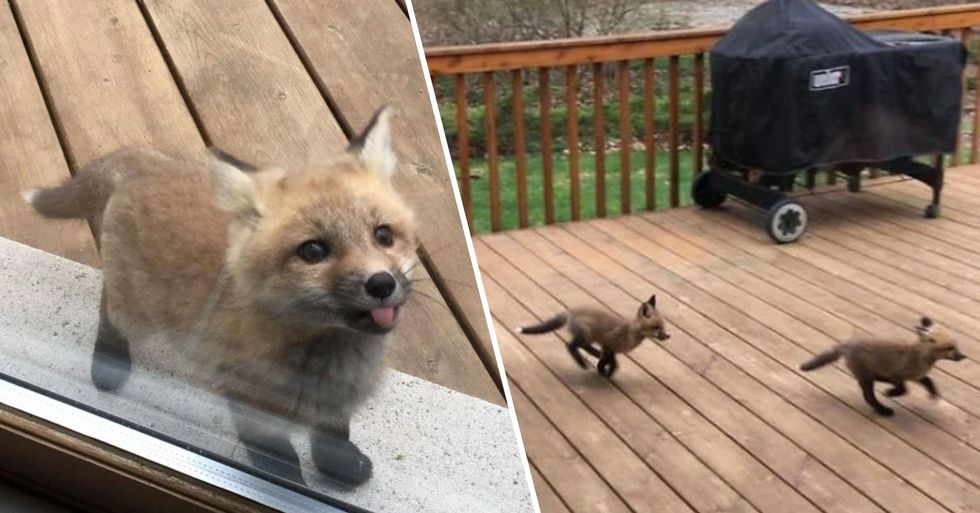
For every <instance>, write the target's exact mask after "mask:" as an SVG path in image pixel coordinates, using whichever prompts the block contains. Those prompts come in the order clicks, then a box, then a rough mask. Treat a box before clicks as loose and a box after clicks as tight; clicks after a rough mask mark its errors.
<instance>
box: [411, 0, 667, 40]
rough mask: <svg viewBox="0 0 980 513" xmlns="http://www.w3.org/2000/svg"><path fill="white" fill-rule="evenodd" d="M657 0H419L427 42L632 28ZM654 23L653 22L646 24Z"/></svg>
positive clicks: (555, 35)
mask: <svg viewBox="0 0 980 513" xmlns="http://www.w3.org/2000/svg"><path fill="white" fill-rule="evenodd" d="M652 3H654V2H653V1H652V0H540V1H526V0H416V2H415V14H416V16H417V18H418V23H419V28H420V30H421V32H422V38H423V40H424V42H425V44H426V45H427V46H434V45H450V44H473V43H487V42H498V41H526V40H536V39H558V38H572V37H582V36H590V35H604V34H612V33H616V32H622V31H624V30H629V29H630V28H631V27H629V23H630V21H631V19H632V15H634V14H636V13H637V12H638V11H640V10H641V9H642V8H644V7H645V6H647V5H649V4H652ZM647 28H650V27H647Z"/></svg>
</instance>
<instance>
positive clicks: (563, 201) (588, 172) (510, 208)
mask: <svg viewBox="0 0 980 513" xmlns="http://www.w3.org/2000/svg"><path fill="white" fill-rule="evenodd" d="M619 157H620V156H619V151H618V150H615V151H608V152H606V214H607V215H609V216H614V215H618V214H619V213H620V194H619V181H620V174H619ZM679 157H680V173H679V176H680V185H679V187H680V188H679V197H680V202H681V205H688V204H690V196H691V195H690V188H691V177H692V176H693V172H692V152H691V151H690V150H681V151H680V154H679ZM669 159H670V157H669V154H668V153H667V151H660V150H659V149H658V151H657V158H656V160H657V165H656V173H655V178H656V180H655V182H656V205H657V208H658V209H665V208H668V207H669V206H670V199H669V198H670V197H669V191H670V187H669V183H668V180H669V165H670V164H669ZM630 167H631V168H632V170H631V173H630V175H631V176H630V201H631V202H630V206H631V210H632V211H633V212H640V211H643V210H644V209H645V207H646V196H645V194H646V193H645V185H644V182H645V180H646V156H645V153H644V152H643V151H632V152H630ZM552 168H553V176H554V178H553V183H554V198H555V199H554V202H555V221H556V222H562V221H569V220H571V218H572V216H571V205H572V200H571V185H570V182H569V176H568V156H567V155H565V154H561V153H556V154H555V155H554V157H553V164H552ZM470 176H471V178H470V184H471V188H472V199H473V206H472V211H473V231H474V233H487V232H489V231H490V184H489V180H488V175H487V167H486V161H485V160H483V159H472V160H470ZM543 181H544V174H543V171H542V167H541V156H540V154H539V155H528V159H527V195H528V218H529V222H530V224H531V225H532V226H538V225H542V224H544V185H543ZM579 183H580V189H579V190H580V200H579V201H580V205H581V209H582V211H581V217H580V219H591V218H594V217H596V204H595V203H596V200H595V196H596V194H595V193H596V181H595V155H592V154H589V153H582V154H580V157H579ZM500 207H501V220H502V223H503V229H504V230H512V229H515V228H518V213H517V167H516V163H515V160H514V158H513V157H510V156H506V157H501V158H500Z"/></svg>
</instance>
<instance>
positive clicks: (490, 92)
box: [483, 72, 503, 232]
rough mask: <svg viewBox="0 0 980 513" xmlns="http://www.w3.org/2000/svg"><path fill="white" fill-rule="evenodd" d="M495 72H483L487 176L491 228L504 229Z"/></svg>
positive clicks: (495, 229) (497, 230) (496, 230)
mask: <svg viewBox="0 0 980 513" xmlns="http://www.w3.org/2000/svg"><path fill="white" fill-rule="evenodd" d="M494 87H495V86H494V82H493V73H492V72H487V73H484V74H483V107H484V108H485V109H486V110H485V111H484V117H485V118H486V131H485V132H484V137H485V138H486V145H487V177H488V179H489V180H490V229H491V230H493V231H495V232H499V231H500V230H502V229H503V223H502V221H501V218H500V215H501V212H500V161H499V158H498V156H497V95H496V93H495V92H494Z"/></svg>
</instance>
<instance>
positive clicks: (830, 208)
mask: <svg viewBox="0 0 980 513" xmlns="http://www.w3.org/2000/svg"><path fill="white" fill-rule="evenodd" d="M947 180H948V181H947V186H946V190H945V191H944V198H943V200H944V203H943V209H944V210H943V217H942V218H941V219H936V220H927V219H923V218H922V217H921V209H922V207H923V206H924V205H925V204H927V203H928V201H929V196H930V194H931V192H930V190H929V189H928V188H927V187H924V186H922V184H919V183H916V182H912V181H899V182H891V183H888V184H880V185H874V186H870V187H867V188H866V192H865V193H863V194H848V193H846V192H843V191H837V192H828V193H822V194H816V195H810V196H802V197H801V202H802V203H803V204H804V205H805V206H806V207H807V208H808V210H809V212H810V216H811V220H810V222H811V226H810V230H809V232H808V233H807V235H806V236H805V237H804V238H803V239H802V240H801V241H800V242H799V243H796V244H789V245H774V244H772V243H771V241H770V240H769V239H768V237H767V236H766V234H765V232H764V230H763V229H762V228H761V226H762V222H763V219H764V214H763V213H761V212H760V211H758V210H756V209H754V208H751V207H747V206H745V205H743V204H741V203H739V202H729V203H726V204H725V207H724V208H723V209H721V210H713V211H704V210H700V209H673V210H669V211H666V212H659V213H649V214H644V215H638V216H625V217H620V218H617V219H614V220H594V221H589V222H579V223H570V224H565V225H559V226H552V227H545V228H538V229H531V230H519V231H512V232H507V233H502V234H493V235H487V236H481V237H479V238H477V241H476V248H477V256H478V258H479V261H480V265H481V268H482V272H483V275H484V277H485V280H486V281H487V294H488V299H489V302H490V309H491V313H492V315H493V317H494V320H495V323H496V326H497V330H498V338H499V340H500V343H501V351H502V354H503V356H504V364H505V365H506V368H507V372H508V378H509V380H510V383H511V386H512V388H516V389H519V390H520V393H521V394H522V395H521V396H520V397H521V399H520V400H517V401H516V402H517V405H518V418H519V419H521V420H522V424H521V429H522V434H523V436H524V440H525V446H526V449H527V453H528V456H529V458H530V460H531V463H532V465H533V466H534V468H535V470H536V472H537V473H538V475H540V481H544V482H546V483H547V485H548V488H547V489H546V491H545V494H554V495H556V496H557V498H558V501H557V502H555V500H554V498H552V497H551V496H550V495H548V501H549V502H548V503H549V504H556V506H554V509H553V510H554V511H563V510H564V509H563V508H567V510H568V511H583V512H584V511H593V510H597V509H598V506H596V505H595V504H593V503H592V502H590V501H591V500H592V498H591V497H589V496H585V497H583V496H582V495H581V494H580V493H579V492H580V489H579V488H578V487H576V486H575V485H572V484H569V483H567V482H566V479H568V478H569V475H568V472H569V468H567V466H565V465H563V464H562V463H561V462H555V461H554V460H552V459H550V458H548V457H546V456H547V455H550V454H551V451H550V450H547V449H545V448H544V447H538V446H536V444H544V443H545V442H544V441H542V439H543V438H545V437H546V438H548V439H549V440H550V439H551V438H552V437H554V436H555V434H554V431H556V430H557V432H558V433H559V434H560V435H561V436H562V439H563V440H564V441H565V442H567V443H568V444H570V445H571V446H572V448H573V449H574V450H575V453H574V454H575V455H576V457H578V458H584V459H585V460H586V461H587V462H588V463H590V464H591V466H592V468H593V469H594V471H595V472H597V473H599V475H600V476H601V477H602V478H603V483H605V484H607V485H608V486H611V487H613V490H616V491H617V497H618V498H619V499H620V500H621V501H623V502H625V503H626V506H627V507H629V508H634V509H637V508H638V509H642V508H643V507H644V505H645V504H646V503H647V502H648V501H651V500H656V499H655V498H654V496H656V497H658V498H659V497H661V495H658V494H657V493H654V492H652V491H651V492H649V493H650V495H649V496H631V495H628V494H627V493H626V491H625V490H623V491H620V490H618V489H617V488H616V487H617V486H621V483H620V481H619V479H618V478H617V476H616V475H615V474H614V473H612V472H613V469H608V470H607V469H606V467H605V466H604V465H605V464H606V463H605V462H606V458H607V457H608V456H607V454H606V453H603V452H596V450H597V448H598V449H601V448H606V447H616V446H618V445H620V444H625V445H626V446H627V447H628V448H629V449H630V451H631V453H632V454H633V455H635V456H636V457H638V458H640V460H641V462H642V463H643V465H641V466H638V467H636V468H635V469H634V470H633V471H632V472H631V480H632V481H634V482H635V481H640V482H642V481H644V480H647V479H649V480H651V482H654V483H656V482H658V480H662V481H664V482H666V483H667V484H668V485H669V486H670V488H671V490H672V492H673V493H674V494H675V495H676V496H677V497H679V498H680V499H681V500H682V501H683V502H684V503H685V504H686V506H687V507H689V508H691V509H694V510H697V511H705V512H707V511H723V510H724V511H727V510H738V509H742V510H751V511H762V512H767V511H772V512H781V511H798V510H800V511H825V512H831V511H875V512H881V511H889V512H897V511H905V512H909V513H912V512H916V511H945V512H954V511H959V512H966V511H971V508H972V507H973V506H972V505H973V504H976V503H977V502H976V501H978V500H980V443H978V442H977V440H978V439H980V438H978V435H980V429H978V427H977V426H978V421H980V385H978V383H980V375H978V373H980V365H978V364H977V363H976V361H975V360H965V361H963V362H957V363H950V362H941V363H940V364H939V365H938V368H937V369H935V370H934V373H933V377H934V379H935V380H936V382H937V384H938V386H939V388H940V390H941V393H942V398H941V399H939V400H938V401H931V400H929V399H928V397H927V395H926V393H925V392H924V391H923V390H921V389H916V388H912V389H911V392H910V394H909V396H907V397H904V398H900V399H898V400H895V401H893V400H890V399H889V400H888V401H889V402H891V403H892V405H893V406H895V407H896V409H897V413H896V416H895V417H893V418H882V417H877V416H875V415H873V414H872V413H871V412H870V409H869V408H868V406H867V405H866V404H865V403H864V401H863V399H862V397H861V393H860V391H859V389H858V387H857V385H856V384H855V382H854V380H853V378H852V377H851V376H850V375H849V374H848V372H847V370H846V368H844V366H843V365H841V364H837V365H834V366H831V367H828V368H825V369H821V370H820V371H815V372H811V373H802V372H800V371H799V370H798V366H799V364H800V363H801V362H802V361H804V360H806V359H808V358H810V357H812V355H814V354H815V353H817V352H820V351H822V350H824V349H826V348H827V347H829V346H831V345H832V344H834V343H835V342H836V341H840V340H843V339H845V338H847V337H849V336H851V335H853V334H861V333H863V334H878V335H884V336H895V337H902V338H905V339H908V340H910V341H912V340H914V337H915V335H914V333H913V331H912V327H913V326H914V325H915V324H916V322H917V321H918V318H919V316H921V315H929V316H931V317H932V318H934V319H935V320H936V321H937V322H938V323H940V324H941V325H943V326H945V327H946V328H947V329H948V330H949V331H950V332H951V333H952V334H953V335H954V337H956V339H957V340H958V341H959V344H960V348H961V349H962V350H963V351H964V352H965V353H967V354H968V355H969V354H973V353H976V352H978V351H980V337H978V336H977V333H978V332H980V293H978V292H977V290H980V287H978V286H980V264H978V262H980V243H978V242H977V241H978V240H980V238H978V236H980V215H978V214H977V213H976V212H977V211H978V208H980V200H977V199H976V198H977V194H978V193H980V166H976V167H964V168H956V169H952V170H950V171H949V173H948V175H947ZM651 293H656V294H657V299H658V305H659V307H660V309H661V310H662V311H663V313H664V315H665V316H666V318H667V321H668V331H669V333H670V334H671V335H672V336H671V338H670V340H668V341H666V342H662V343H645V344H643V345H641V346H640V347H639V348H638V349H637V350H636V351H634V352H632V353H630V354H629V355H628V356H627V357H621V358H620V369H619V371H618V373H617V374H616V375H615V376H614V378H613V380H612V382H610V381H607V380H605V379H603V378H601V377H600V376H599V375H598V374H597V373H596V372H595V371H594V370H588V371H585V370H582V369H579V368H578V367H577V366H576V365H575V364H574V363H573V362H572V361H571V359H570V358H569V357H568V354H567V352H566V350H565V348H564V346H563V344H562V342H564V341H565V337H564V334H560V335H559V336H555V335H546V336H527V335H521V334H517V333H515V332H514V331H513V329H512V328H513V327H514V326H520V325H523V324H526V323H528V322H532V321H536V320H540V319H544V318H546V317H548V316H550V315H553V314H554V313H555V312H557V311H560V310H561V309H562V308H565V307H568V306H572V305H592V306H596V307H599V308H608V309H610V310H612V311H615V312H621V313H624V314H628V313H631V312H633V311H635V308H636V305H638V304H639V302H640V301H642V300H645V299H646V298H648V297H649V295H650V294H651ZM542 375H544V376H545V377H541V376H542ZM556 389H559V390H558V391H556ZM883 389H884V388H882V390H883ZM521 403H531V404H534V405H537V409H536V410H534V412H533V414H527V415H528V417H529V418H531V417H533V419H532V421H530V423H526V422H523V418H522V415H525V413H524V412H523V411H522V408H521ZM542 417H543V418H542ZM594 418H599V419H601V420H602V423H601V424H596V425H595V426H594V427H592V428H590V429H589V437H587V438H584V437H581V436H580V435H579V430H581V429H582V428H583V426H591V425H592V424H593V422H594V420H593V419H594ZM542 426H543V427H542ZM538 429H544V430H545V431H546V432H548V433H550V434H548V435H547V436H545V435H543V434H541V433H537V432H536V431H537V430H538ZM612 440H615V442H612ZM653 440H655V441H656V443H655V444H654V443H653ZM547 443H551V442H550V441H549V442H547ZM675 444H676V445H675ZM617 450H618V449H617ZM651 454H655V455H656V457H655V458H647V456H649V455H651ZM615 470H619V469H615ZM607 472H608V473H607ZM679 476H684V477H683V479H681V478H680V477H679ZM535 477H537V476H535ZM715 479H719V480H720V482H721V484H717V485H714V486H709V485H706V484H705V483H710V482H713V480H715ZM691 481H694V482H697V483H699V484H702V485H704V486H705V487H704V488H703V489H701V488H698V487H691V486H687V487H686V486H683V485H684V484H685V483H690V482H691ZM536 482H537V481H536ZM579 482H581V481H579ZM596 493H597V494H598V493H600V492H599V491H597V492H596ZM607 510H612V507H608V508H607ZM545 511H548V510H545Z"/></svg>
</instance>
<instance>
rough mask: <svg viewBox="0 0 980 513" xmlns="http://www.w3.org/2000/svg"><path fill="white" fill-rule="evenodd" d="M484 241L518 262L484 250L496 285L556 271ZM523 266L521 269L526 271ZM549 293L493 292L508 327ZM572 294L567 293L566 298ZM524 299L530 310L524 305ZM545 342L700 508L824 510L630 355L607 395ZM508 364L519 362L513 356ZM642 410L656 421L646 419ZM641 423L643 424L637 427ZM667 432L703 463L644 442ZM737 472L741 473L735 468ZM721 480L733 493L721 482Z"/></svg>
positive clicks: (585, 396) (545, 356)
mask: <svg viewBox="0 0 980 513" xmlns="http://www.w3.org/2000/svg"><path fill="white" fill-rule="evenodd" d="M516 235H519V238H520V239H528V238H532V239H533V238H534V235H533V234H530V233H519V234H516ZM484 241H486V242H487V244H488V245H489V246H491V247H493V248H495V249H498V250H499V251H498V253H499V254H501V255H508V256H509V258H510V259H512V260H511V262H509V263H507V262H504V261H503V260H502V259H501V258H500V257H498V256H496V255H491V254H489V252H487V251H480V261H481V262H486V264H487V267H486V269H487V273H488V274H489V275H491V276H494V277H495V280H497V281H496V282H503V283H508V284H513V283H517V282H521V283H522V284H524V283H525V282H526V281H527V280H526V278H525V277H524V275H527V276H529V277H531V278H532V280H535V281H537V280H539V279H540V276H543V275H550V274H554V272H553V271H551V270H549V269H547V264H545V263H544V262H542V261H541V260H540V259H538V258H536V257H534V256H531V255H528V254H527V251H526V250H525V249H524V248H522V247H521V245H520V244H517V243H515V242H514V241H508V240H505V239H503V238H493V239H484ZM515 260H516V261H515ZM517 265H520V266H521V267H520V270H518V268H517V267H516V266H517ZM545 288H547V285H544V284H542V285H540V286H536V285H533V284H531V285H525V286H521V287H519V290H513V291H512V292H511V297H509V298H508V297H504V296H505V295H501V296H500V297H498V295H497V294H494V301H493V306H492V307H491V308H493V311H494V312H495V315H496V316H498V317H499V318H500V319H502V322H504V323H507V324H509V325H513V324H515V323H520V322H522V321H523V322H527V319H528V318H533V317H531V316H536V317H538V318H547V317H549V316H550V315H552V314H553V312H554V311H555V309H556V307H560V306H561V304H556V300H555V299H554V298H552V297H548V294H547V292H546V291H545ZM561 290H562V292H563V294H562V297H561V300H562V301H566V300H567V301H569V303H567V304H575V305H584V306H593V307H596V308H600V309H605V308H606V306H605V305H602V304H600V303H599V302H597V301H596V300H595V299H594V298H591V297H589V295H588V293H586V292H585V291H583V290H578V289H573V288H572V287H568V286H564V285H563V286H561ZM566 293H567V294H568V296H566V295H565V294H566ZM518 297H519V299H520V304H521V305H523V307H522V306H519V305H517V303H516V298H518ZM567 304H566V305H567ZM637 304H638V301H636V300H633V299H628V300H626V301H623V302H621V303H620V304H619V305H618V306H619V308H618V309H616V310H619V311H622V310H633V309H634V308H635V307H636V305H637ZM524 307H526V308H528V309H531V310H533V313H532V312H528V311H526V310H525V308H524ZM548 338H553V337H548ZM541 339H542V337H536V338H534V339H533V342H530V341H529V343H528V344H527V347H528V349H529V350H530V351H531V352H533V353H535V354H536V355H537V356H538V359H539V360H540V361H542V362H545V364H546V365H548V366H549V367H551V368H552V369H553V370H552V372H553V373H555V374H556V375H558V376H559V377H560V378H561V379H562V380H563V381H565V383H566V386H568V387H569V388H570V389H571V390H573V391H574V392H575V393H576V394H577V395H578V396H579V397H580V398H581V399H582V400H583V401H586V403H587V404H588V405H589V406H590V409H591V410H592V411H594V412H595V413H596V414H598V415H599V416H600V417H602V419H603V420H604V421H605V422H606V423H607V424H608V425H610V426H611V427H612V428H613V429H614V430H615V431H617V432H618V433H622V437H623V439H624V440H626V441H627V442H628V443H629V444H630V445H631V446H632V447H633V448H634V450H635V451H637V452H638V453H640V454H648V455H650V456H648V457H647V460H648V461H649V462H650V464H651V465H652V466H654V468H655V469H656V470H657V472H658V474H659V475H661V476H662V477H663V478H664V479H665V480H666V481H667V482H668V483H669V484H670V485H671V486H672V487H673V488H674V489H675V490H677V491H678V493H680V494H681V495H682V496H683V497H684V498H685V499H686V500H687V501H688V502H689V503H691V505H692V506H693V507H694V508H695V509H697V510H699V511H715V510H719V509H721V510H726V511H735V510H739V509H742V510H744V509H746V508H748V509H752V510H755V509H756V508H757V509H758V510H761V511H773V512H780V511H785V508H787V507H792V508H794V510H795V509H800V510H802V511H817V510H816V508H814V507H813V506H812V505H811V504H809V503H808V502H807V501H806V500H805V499H804V498H803V497H802V496H801V495H800V494H799V493H798V492H796V491H794V490H793V489H792V488H791V487H790V486H788V485H786V484H785V483H783V482H781V481H780V480H779V478H778V477H777V476H775V475H773V474H772V473H771V471H770V470H768V469H767V468H765V467H764V466H762V464H761V463H759V462H758V461H757V460H755V459H754V458H753V457H752V455H750V454H749V453H748V452H746V451H745V450H744V449H741V448H739V447H738V446H737V445H736V444H734V443H733V442H732V441H731V440H730V439H728V438H727V437H726V436H725V435H724V434H723V433H722V432H721V431H720V430H718V429H717V428H716V427H714V426H713V425H712V424H710V423H709V422H708V421H707V420H706V419H704V418H703V417H701V414H700V413H699V412H696V411H694V410H693V409H692V408H691V407H690V406H688V404H686V403H685V402H684V401H682V400H681V399H680V398H679V397H677V396H675V395H674V392H672V391H671V390H669V389H668V388H666V387H665V386H664V385H663V384H661V383H659V382H658V381H657V380H654V379H652V378H651V376H650V374H648V373H647V371H646V370H644V369H642V368H640V367H639V366H638V365H637V364H636V363H634V362H633V359H632V358H630V357H623V358H620V360H619V363H620V370H619V371H618V372H617V376H618V377H617V379H616V382H617V385H616V388H619V389H620V390H621V394H620V393H619V392H617V391H616V390H615V389H614V388H613V387H612V385H609V384H606V386H607V387H609V390H604V387H603V386H602V385H603V383H606V382H598V381H597V378H596V377H595V376H594V375H593V374H591V372H590V373H589V374H584V375H583V373H582V371H581V370H580V369H577V368H576V367H575V366H574V365H571V363H570V362H568V357H567V351H566V350H565V348H564V345H563V344H562V343H561V341H557V340H541ZM681 343H683V342H681ZM507 361H508V362H511V361H513V360H512V359H511V358H508V359H507ZM549 362H551V363H549ZM678 363H679V362H678ZM680 365H681V366H683V364H680ZM511 368H514V365H511V364H510V363H508V369H511ZM508 372H510V371H508ZM528 392H531V393H532V394H533V393H534V391H532V390H531V389H528ZM641 410H642V411H641ZM643 413H646V414H647V415H649V416H651V417H653V418H652V419H649V418H647V419H644V416H643V415H642V414H643ZM658 424H661V425H662V426H663V428H661V427H660V426H658ZM637 426H644V427H643V429H642V430H638V429H637ZM664 428H665V429H667V430H668V431H669V432H670V433H672V434H674V436H675V437H676V438H677V440H679V441H681V442H682V443H683V445H684V446H686V447H687V448H688V449H689V450H690V451H691V452H692V453H694V454H695V455H696V456H697V457H698V458H699V460H700V461H702V462H703V464H699V463H698V462H695V461H692V460H690V459H689V458H687V457H686V456H685V455H684V454H682V453H678V450H679V449H680V448H679V447H677V446H675V445H673V444H671V443H670V440H669V438H668V437H667V436H665V435H659V436H657V438H658V439H663V438H667V440H659V441H657V443H656V444H653V445H651V444H652V441H650V440H647V439H646V438H645V437H649V436H654V435H658V432H659V431H660V430H661V429H664ZM651 458H652V459H651ZM736 468H737V469H738V471H734V470H733V469H736ZM719 477H720V478H721V479H723V480H724V481H725V482H726V483H729V484H730V486H732V488H728V486H726V485H725V484H722V483H720V482H718V481H717V479H718V478H719ZM760 479H762V480H766V481H767V482H770V483H772V486H771V487H768V488H762V487H759V486H757V485H758V482H759V480H760ZM732 491H737V492H738V494H739V495H740V496H742V497H745V499H746V500H748V501H749V502H751V503H752V506H754V507H750V506H749V505H748V504H746V503H745V502H742V500H740V499H738V498H736V497H737V496H734V495H732ZM872 509H873V508H872Z"/></svg>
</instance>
